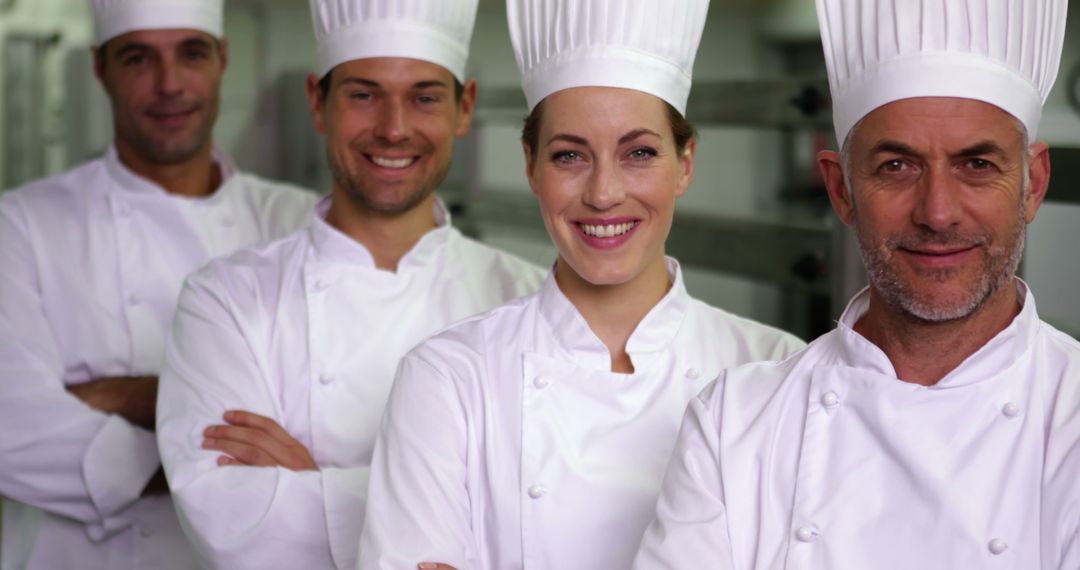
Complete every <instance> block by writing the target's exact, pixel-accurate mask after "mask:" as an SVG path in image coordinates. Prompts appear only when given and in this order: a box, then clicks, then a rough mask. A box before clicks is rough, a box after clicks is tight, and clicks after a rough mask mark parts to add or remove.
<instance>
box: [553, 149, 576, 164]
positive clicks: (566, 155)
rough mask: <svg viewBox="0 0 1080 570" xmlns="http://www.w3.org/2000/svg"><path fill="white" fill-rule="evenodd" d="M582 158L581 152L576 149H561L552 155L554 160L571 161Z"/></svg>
mask: <svg viewBox="0 0 1080 570" xmlns="http://www.w3.org/2000/svg"><path fill="white" fill-rule="evenodd" d="M580 159H581V154H580V153H578V152H577V151H575V150H561V151H559V152H556V153H554V154H552V155H551V161H552V162H562V163H570V162H574V161H577V160H580Z"/></svg>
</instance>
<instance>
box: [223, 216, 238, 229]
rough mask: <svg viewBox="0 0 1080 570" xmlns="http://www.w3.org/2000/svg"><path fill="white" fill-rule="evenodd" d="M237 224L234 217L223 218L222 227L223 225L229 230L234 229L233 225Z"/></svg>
mask: <svg viewBox="0 0 1080 570" xmlns="http://www.w3.org/2000/svg"><path fill="white" fill-rule="evenodd" d="M235 223H236V222H234V221H233V219H232V217H230V216H225V217H223V218H221V225H223V226H225V227H227V228H231V227H233V225H234V224H235Z"/></svg>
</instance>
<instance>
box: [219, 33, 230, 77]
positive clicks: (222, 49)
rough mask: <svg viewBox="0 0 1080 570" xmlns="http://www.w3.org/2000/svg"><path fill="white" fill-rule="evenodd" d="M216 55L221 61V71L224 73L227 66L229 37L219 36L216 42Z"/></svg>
mask: <svg viewBox="0 0 1080 570" xmlns="http://www.w3.org/2000/svg"><path fill="white" fill-rule="evenodd" d="M218 57H219V58H220V62H221V71H222V73H224V72H225V70H226V69H228V68H229V38H221V41H219V42H218Z"/></svg>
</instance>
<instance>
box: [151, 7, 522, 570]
mask: <svg viewBox="0 0 1080 570" xmlns="http://www.w3.org/2000/svg"><path fill="white" fill-rule="evenodd" d="M476 8H477V3H476V0H424V1H412V2H401V1H399V0H312V1H311V14H312V20H313V21H314V25H315V33H316V38H317V41H318V50H319V51H318V61H319V74H318V75H312V76H311V77H310V78H309V79H308V85H307V89H308V97H309V100H310V103H311V112H312V117H313V120H314V125H315V128H316V129H317V130H318V131H319V132H320V133H322V134H323V135H325V137H326V145H327V162H328V163H329V168H330V170H331V172H332V174H333V191H332V193H331V195H330V196H329V197H327V199H325V200H324V201H322V202H320V203H319V204H318V205H317V206H316V208H315V212H316V215H315V217H314V218H313V221H312V224H311V226H310V227H309V228H307V229H305V230H302V231H300V232H297V233H295V234H293V235H292V236H289V237H287V238H285V239H282V240H280V241H277V242H274V243H271V244H269V245H266V246H263V247H259V248H254V249H250V250H247V251H243V252H240V253H238V254H236V255H233V256H231V257H229V258H227V259H225V260H221V261H218V262H215V263H212V264H211V265H209V266H208V267H207V268H205V269H204V270H202V271H200V272H199V273H198V274H196V275H195V276H193V277H192V278H191V279H190V280H189V281H188V283H187V285H186V287H185V289H184V291H183V293H182V295H181V299H180V309H179V312H178V315H177V319H176V322H175V326H174V329H173V334H172V338H171V340H170V342H169V348H168V355H167V358H166V360H167V363H166V372H165V373H164V374H163V379H162V387H161V398H160V400H159V406H158V436H159V442H160V444H161V449H162V457H163V458H164V463H165V468H166V471H167V472H168V474H169V482H170V484H171V487H172V491H173V494H174V497H175V499H176V502H177V506H178V511H179V513H180V515H181V518H182V519H183V520H184V521H185V528H186V530H187V531H188V534H189V536H190V538H191V539H192V542H193V544H194V545H195V547H196V549H197V550H198V551H199V553H200V556H201V558H202V560H203V561H204V562H205V563H206V564H208V565H209V566H212V567H217V568H229V569H240V568H306V569H307V568H335V567H336V568H349V569H351V568H354V567H355V565H356V553H357V546H358V543H359V537H360V530H361V525H362V523H363V516H364V509H365V504H366V497H367V481H368V471H369V468H370V464H371V454H372V448H373V446H374V443H375V436H376V435H377V432H378V428H379V425H380V420H381V418H382V412H383V408H384V406H385V404H386V400H387V397H388V394H389V390H390V385H391V383H392V381H393V378H394V373H395V371H396V369H397V365H398V361H399V360H400V358H401V357H402V356H403V355H404V354H405V352H407V351H408V350H409V349H410V348H412V347H413V346H414V345H415V344H417V343H418V342H420V341H421V340H423V339H424V338H425V337H427V336H428V335H430V334H432V333H434V332H436V331H438V330H439V329H441V328H443V327H445V326H447V325H449V324H450V323H452V322H454V321H455V320H458V319H462V318H465V317H467V316H470V315H473V314H475V313H479V312H483V311H485V310H488V309H491V308H493V307H495V306H498V305H500V304H502V303H504V302H506V301H509V300H510V299H513V298H514V297H517V296H520V295H523V294H526V293H529V292H532V291H533V290H535V289H536V288H537V287H538V286H539V284H540V282H541V280H542V277H543V272H542V271H541V270H540V269H539V268H537V267H534V266H532V265H530V264H527V263H525V262H523V261H521V260H519V259H517V258H515V257H512V256H510V255H508V254H505V253H502V252H499V251H497V250H495V249H492V248H490V247H487V246H485V245H482V244H480V243H477V242H475V241H473V240H470V239H468V238H466V237H464V236H463V235H461V233H459V232H458V231H457V230H455V229H454V228H453V227H452V226H451V225H450V216H449V214H448V212H447V210H446V207H445V205H444V204H443V203H442V201H440V200H439V199H438V198H437V197H436V195H435V190H436V188H437V187H438V186H439V184H441V183H442V181H443V179H444V178H445V176H446V173H447V170H448V168H449V166H450V158H451V152H452V149H453V143H454V140H455V139H457V138H460V137H462V136H464V135H465V134H466V133H467V132H468V131H469V128H470V122H471V118H472V111H473V105H474V103H475V101H476V83H475V81H473V80H471V79H468V78H467V77H466V76H465V62H466V56H467V54H468V45H469V39H470V36H471V35H472V29H473V22H474V19H475V16H476Z"/></svg>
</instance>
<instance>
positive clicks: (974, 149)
mask: <svg viewBox="0 0 1080 570" xmlns="http://www.w3.org/2000/svg"><path fill="white" fill-rule="evenodd" d="M987 154H996V155H998V156H1006V155H1007V154H1008V153H1006V152H1005V149H1003V148H1001V145H999V144H997V143H995V142H994V141H982V142H979V143H976V144H973V145H971V146H969V147H967V148H965V149H963V150H961V151H960V152H959V153H957V156H963V157H972V156H983V155H987Z"/></svg>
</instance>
